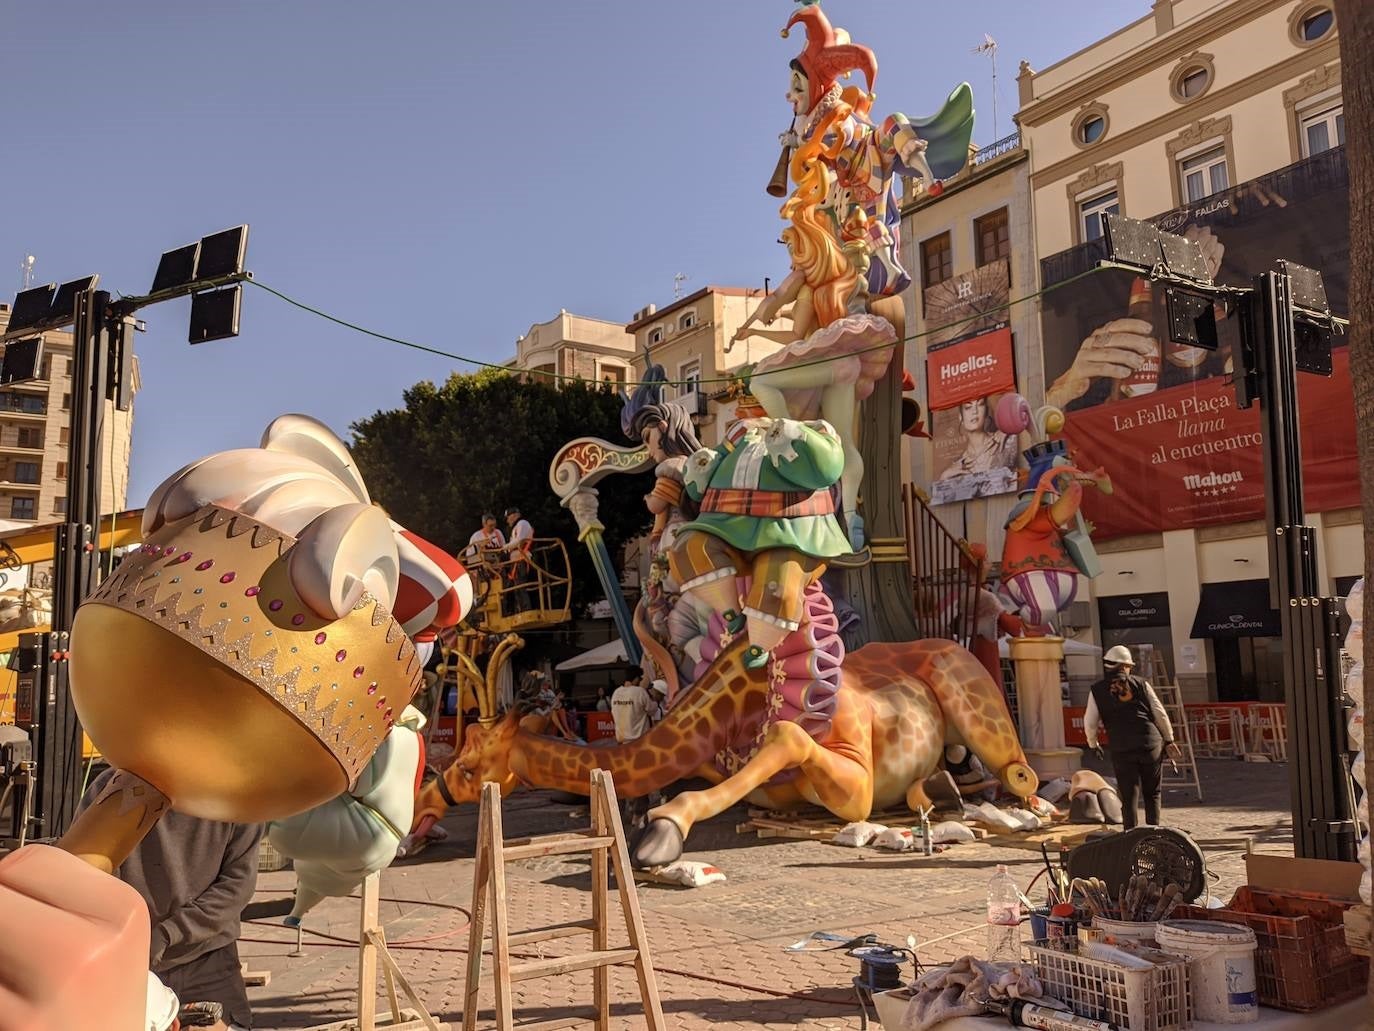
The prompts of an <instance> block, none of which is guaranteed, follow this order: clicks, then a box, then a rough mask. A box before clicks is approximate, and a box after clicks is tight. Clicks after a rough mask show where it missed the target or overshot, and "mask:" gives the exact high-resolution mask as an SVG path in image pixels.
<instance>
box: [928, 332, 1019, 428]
mask: <svg viewBox="0 0 1374 1031" xmlns="http://www.w3.org/2000/svg"><path fill="white" fill-rule="evenodd" d="M1015 389H1016V361H1015V359H1014V358H1013V357H1012V350H1011V330H1010V329H1007V328H1005V327H1004V328H1002V329H994V330H993V331H992V332H990V333H983V334H981V335H979V336H976V337H972V338H971V339H968V340H961V341H959V342H958V343H957V344H950V345H949V346H948V347H941V348H940V349H938V350H932V351H931V352H930V353H929V354H928V355H927V356H926V398H927V400H928V402H929V404H928V407H929V409H930V410H931V411H932V412H938V411H940V410H942V409H945V408H953V407H955V406H956V405H960V404H963V403H964V402H965V401H975V400H977V399H978V398H982V397H987V396H989V395H990V394H1001V393H1006V392H1008V391H1013V390H1015Z"/></svg>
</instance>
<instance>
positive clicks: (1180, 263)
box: [1159, 233, 1212, 283]
mask: <svg viewBox="0 0 1374 1031" xmlns="http://www.w3.org/2000/svg"><path fill="white" fill-rule="evenodd" d="M1159 246H1160V249H1161V250H1163V251H1164V267H1165V268H1167V269H1168V270H1169V271H1170V272H1172V273H1173V274H1174V275H1176V276H1182V277H1183V278H1184V279H1191V280H1192V281H1193V282H1195V283H1210V282H1211V281H1212V270H1211V269H1209V268H1208V267H1207V259H1206V258H1204V257H1203V256H1202V245H1201V244H1200V243H1198V242H1197V241H1196V240H1190V239H1188V238H1187V237H1186V236H1179V235H1178V234H1177V233H1160V234H1159Z"/></svg>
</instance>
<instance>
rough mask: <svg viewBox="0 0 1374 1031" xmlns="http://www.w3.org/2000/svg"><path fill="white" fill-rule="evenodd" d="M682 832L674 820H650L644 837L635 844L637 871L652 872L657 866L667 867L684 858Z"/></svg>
mask: <svg viewBox="0 0 1374 1031" xmlns="http://www.w3.org/2000/svg"><path fill="white" fill-rule="evenodd" d="M683 844H684V842H683V838H682V831H680V830H678V828H677V824H675V823H674V822H673V821H672V820H665V819H658V820H650V821H649V826H647V827H646V828H644V833H643V835H641V836H640V839H639V841H637V842H636V843H635V850H634V856H633V860H634V866H635V869H636V870H651V869H653V868H654V867H655V866H667V865H668V864H669V863H674V862H676V861H677V860H679V859H681V858H682V846H683Z"/></svg>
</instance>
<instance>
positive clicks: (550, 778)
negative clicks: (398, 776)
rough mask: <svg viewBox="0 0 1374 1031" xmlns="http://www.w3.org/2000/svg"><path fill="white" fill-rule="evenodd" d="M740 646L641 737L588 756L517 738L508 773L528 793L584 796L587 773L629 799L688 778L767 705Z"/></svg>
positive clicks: (751, 728) (525, 734)
mask: <svg viewBox="0 0 1374 1031" xmlns="http://www.w3.org/2000/svg"><path fill="white" fill-rule="evenodd" d="M746 645H747V642H745V641H744V640H743V639H741V640H739V641H736V642H735V643H734V644H733V645H731V646H730V647H729V648H728V649H727V650H726V651H725V652H723V653H722V654H721V655H720V656H719V657H718V658H717V659H716V661H715V662H714V663H712V664H711V668H710V669H708V670H707V671H706V674H705V676H703V677H702V678H701V679H700V680H699V681H698V682H697V683H696V684H695V685H694V686H693V688H692V690H691V691H690V692H689V693H688V694H687V696H686V697H684V698H683V699H682V701H680V702H679V703H678V704H677V705H675V706H673V708H672V709H670V710H669V711H668V715H667V716H665V717H664V718H663V720H662V721H660V722H659V723H658V724H657V725H655V726H654V727H653V729H651V730H650V731H649V732H648V733H647V734H645V735H644V736H643V737H640V738H636V739H635V740H634V741H627V742H625V743H624V744H619V745H615V746H613V747H610V748H592V747H589V746H587V745H576V744H572V743H571V742H568V741H560V740H558V739H556V738H549V737H543V736H541V735H538V734H533V733H530V732H529V731H526V730H523V729H522V730H520V731H518V732H517V733H516V735H515V741H514V742H513V744H512V747H511V754H510V768H511V772H512V773H514V774H515V775H516V776H517V777H519V778H520V780H522V781H523V782H524V783H526V784H529V785H532V786H534V787H541V788H553V789H556V790H559V791H568V792H571V793H574V794H583V795H585V794H586V793H587V790H588V785H589V784H590V780H591V772H592V770H595V769H602V770H609V771H610V773H611V777H612V779H613V780H614V782H615V789H616V792H617V793H618V794H620V795H621V796H622V797H625V798H636V797H638V796H640V795H646V794H648V793H649V792H651V791H659V790H662V789H663V788H665V787H667V786H668V785H669V784H672V783H673V782H674V781H676V780H680V779H682V778H683V777H689V776H691V775H693V774H694V773H696V771H697V770H699V769H700V768H701V767H702V766H704V765H705V764H706V763H708V762H710V761H711V759H713V758H714V757H715V755H716V753H718V752H719V751H720V750H721V749H723V748H725V747H726V746H728V745H731V744H734V743H736V742H738V741H740V740H742V739H750V738H752V737H753V735H754V733H755V732H756V731H757V729H758V723H759V721H760V720H762V718H763V715H764V709H765V705H766V702H767V698H768V679H767V674H766V672H765V671H764V670H750V669H746V668H745V666H744V663H743V661H742V660H743V657H744V652H745V648H746Z"/></svg>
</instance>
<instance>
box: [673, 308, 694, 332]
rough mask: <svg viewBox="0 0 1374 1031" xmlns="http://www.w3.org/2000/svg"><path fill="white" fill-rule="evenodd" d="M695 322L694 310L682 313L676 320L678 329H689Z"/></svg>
mask: <svg viewBox="0 0 1374 1031" xmlns="http://www.w3.org/2000/svg"><path fill="white" fill-rule="evenodd" d="M696 324H697V313H696V312H694V311H689V312H685V313H683V315H682V316H681V318H679V319H678V320H677V328H678V329H691V328H692V327H693V326H695V325H696Z"/></svg>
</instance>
